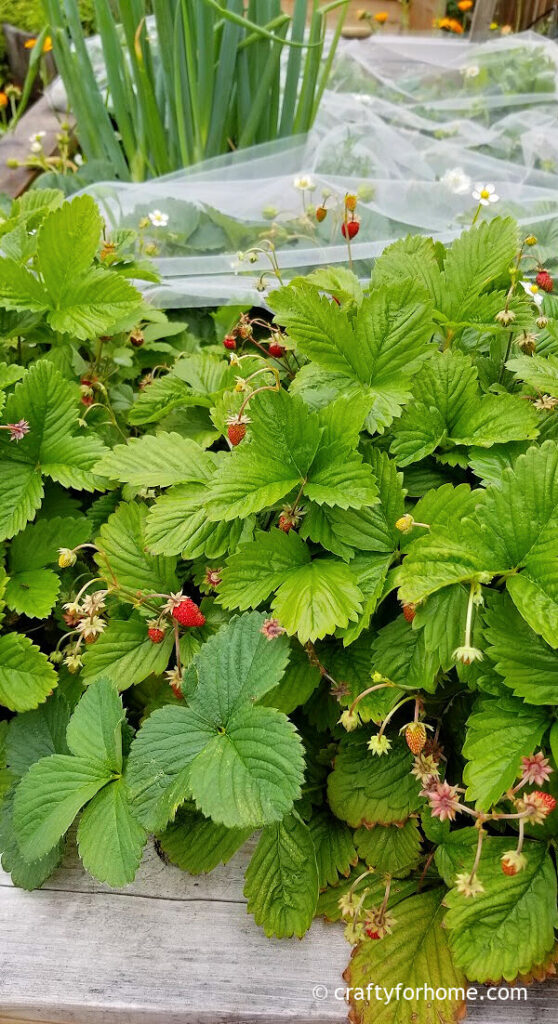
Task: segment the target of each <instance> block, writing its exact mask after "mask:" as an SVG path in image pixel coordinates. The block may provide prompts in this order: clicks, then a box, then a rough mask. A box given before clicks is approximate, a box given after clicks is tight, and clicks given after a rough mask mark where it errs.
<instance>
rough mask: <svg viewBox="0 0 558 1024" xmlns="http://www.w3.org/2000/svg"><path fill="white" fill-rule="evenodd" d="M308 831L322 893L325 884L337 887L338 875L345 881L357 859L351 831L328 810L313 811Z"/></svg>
mask: <svg viewBox="0 0 558 1024" xmlns="http://www.w3.org/2000/svg"><path fill="white" fill-rule="evenodd" d="M309 828H310V835H311V837H312V842H313V844H314V852H315V855H316V863H317V866H318V879H319V887H320V891H321V890H322V889H325V888H326V886H328V885H337V882H338V881H339V876H340V875H343V876H344V877H345V878H346V877H347V876H348V875H349V874H350V872H351V868H352V867H353V866H354V865H355V864H356V863H357V861H358V857H357V852H356V850H355V844H354V841H353V833H352V832H351V829H350V828H348V826H347V825H345V823H344V822H342V821H340V820H339V818H334V817H333V815H332V814H330V813H329V812H328V811H327V810H318V811H315V812H314V813H313V815H312V817H311V819H310V822H309Z"/></svg>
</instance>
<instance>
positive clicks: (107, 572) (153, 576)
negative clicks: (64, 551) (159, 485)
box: [95, 502, 178, 602]
mask: <svg viewBox="0 0 558 1024" xmlns="http://www.w3.org/2000/svg"><path fill="white" fill-rule="evenodd" d="M146 520H147V508H146V507H145V505H134V504H132V503H128V502H122V504H120V505H119V506H118V508H117V509H116V512H113V514H112V515H111V516H109V518H108V520H107V522H106V523H105V524H104V525H103V526H102V527H101V530H100V533H99V536H98V537H97V538H96V541H95V543H96V545H97V547H98V549H99V550H98V554H96V555H95V561H96V562H97V564H98V566H99V569H100V571H101V574H102V575H103V576H104V578H105V579H106V581H107V583H108V584H109V585H110V586H114V585H117V586H118V588H119V591H120V596H121V597H122V598H123V599H124V600H129V601H131V602H133V601H134V600H135V598H136V596H137V593H138V591H139V592H140V593H144V594H145V593H147V594H152V593H155V594H168V593H169V592H172V591H177V590H178V580H177V578H176V574H175V567H176V558H166V557H164V556H162V555H151V554H150V553H149V552H148V550H147V539H146V536H145V524H146Z"/></svg>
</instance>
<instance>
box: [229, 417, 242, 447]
mask: <svg viewBox="0 0 558 1024" xmlns="http://www.w3.org/2000/svg"><path fill="white" fill-rule="evenodd" d="M227 437H228V439H229V441H230V442H231V444H232V446H233V448H236V446H237V444H240V442H241V441H242V440H243V438H245V437H246V424H245V423H238V422H235V423H229V425H228V427H227Z"/></svg>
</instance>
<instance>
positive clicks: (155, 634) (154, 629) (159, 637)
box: [147, 626, 165, 644]
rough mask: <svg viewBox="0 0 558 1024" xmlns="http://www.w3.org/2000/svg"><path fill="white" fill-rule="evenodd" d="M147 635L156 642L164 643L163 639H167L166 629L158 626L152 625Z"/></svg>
mask: <svg viewBox="0 0 558 1024" xmlns="http://www.w3.org/2000/svg"><path fill="white" fill-rule="evenodd" d="M147 635H148V637H149V639H150V640H152V641H153V643H154V644H162V642H163V640H164V639H165V631H164V629H159V627H158V626H150V627H149V629H148V630H147Z"/></svg>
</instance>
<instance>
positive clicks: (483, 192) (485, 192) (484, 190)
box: [480, 188, 490, 199]
mask: <svg viewBox="0 0 558 1024" xmlns="http://www.w3.org/2000/svg"><path fill="white" fill-rule="evenodd" d="M480 195H481V199H488V197H489V196H490V192H489V191H488V189H487V188H481V194H480Z"/></svg>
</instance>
